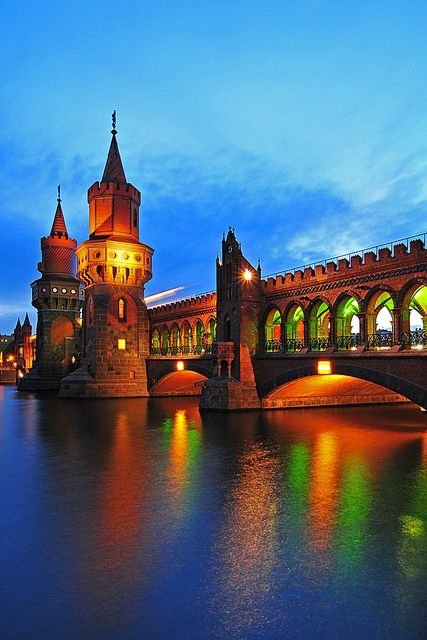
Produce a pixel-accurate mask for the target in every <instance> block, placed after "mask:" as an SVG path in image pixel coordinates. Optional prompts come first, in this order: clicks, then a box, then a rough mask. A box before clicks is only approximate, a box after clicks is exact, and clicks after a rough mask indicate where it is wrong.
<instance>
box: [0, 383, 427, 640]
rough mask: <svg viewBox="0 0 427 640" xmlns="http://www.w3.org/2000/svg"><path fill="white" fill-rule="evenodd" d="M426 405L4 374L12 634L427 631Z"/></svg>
mask: <svg viewBox="0 0 427 640" xmlns="http://www.w3.org/2000/svg"><path fill="white" fill-rule="evenodd" d="M425 416H426V414H422V413H421V412H420V411H419V410H418V409H417V408H415V407H412V406H399V407H397V406H395V407H376V408H372V407H371V408H357V409H320V410H298V411H292V412H283V411H276V412H274V411H271V412H264V413H263V414H261V413H240V414H235V415H231V414H228V415H226V414H209V415H207V416H205V417H203V418H202V417H201V416H200V414H199V412H198V409H197V401H194V400H193V399H173V400H162V399H152V400H137V399H135V400H107V401H96V400H94V401H72V400H60V399H57V398H55V397H49V396H48V397H43V398H36V397H35V396H32V395H23V394H17V392H16V391H15V390H14V389H12V388H7V387H0V536H1V557H0V577H1V585H2V587H1V592H0V614H1V627H0V637H1V638H2V640H9V639H13V640H21V639H26V638H31V640H38V639H43V640H49V639H51V638H52V639H55V640H56V639H57V638H61V639H62V640H64V639H65V640H67V639H73V640H74V639H78V640H84V639H86V638H87V639H89V638H90V639H92V638H96V639H98V638H99V639H102V640H110V639H113V638H114V639H116V638H117V639H128V638H129V639H134V638H135V639H138V640H139V639H144V640H145V639H149V640H151V639H157V638H160V639H163V638H168V639H169V638H174V639H181V638H183V639H185V640H192V639H197V640H199V639H200V640H201V639H205V638H206V639H209V638H227V639H228V638H230V639H234V638H237V639H240V638H242V639H243V638H244V639H258V638H266V639H268V640H270V639H276V638H278V639H279V638H280V639H282V638H286V639H293V638H297V639H308V640H317V639H323V638H325V639H327V640H330V639H334V638H338V639H340V640H341V639H346V640H347V639H353V638H357V639H360V638H363V639H366V638H368V639H371V638H372V639H381V638H387V639H391V640H394V639H396V640H402V639H405V640H406V639H407V640H412V639H415V638H416V639H421V638H425V637H427V619H426V611H427V433H425V432H424V431H423V430H424V429H425V427H426V417H425Z"/></svg>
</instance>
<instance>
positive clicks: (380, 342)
mask: <svg viewBox="0 0 427 640" xmlns="http://www.w3.org/2000/svg"><path fill="white" fill-rule="evenodd" d="M365 342H366V348H367V349H375V348H382V347H391V346H392V345H393V334H392V332H391V331H382V332H377V333H368V335H367V336H366V340H365Z"/></svg>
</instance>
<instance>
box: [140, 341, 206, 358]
mask: <svg viewBox="0 0 427 640" xmlns="http://www.w3.org/2000/svg"><path fill="white" fill-rule="evenodd" d="M211 354H212V344H206V345H201V344H191V345H179V346H172V347H170V346H164V347H162V346H155V347H151V349H150V355H151V356H172V357H175V356H202V355H211Z"/></svg>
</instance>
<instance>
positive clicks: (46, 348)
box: [18, 186, 83, 391]
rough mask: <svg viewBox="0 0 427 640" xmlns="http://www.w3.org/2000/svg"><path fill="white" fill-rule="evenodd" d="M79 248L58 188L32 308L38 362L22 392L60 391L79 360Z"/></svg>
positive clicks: (81, 291) (30, 372)
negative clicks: (34, 317) (35, 329)
mask: <svg viewBox="0 0 427 640" xmlns="http://www.w3.org/2000/svg"><path fill="white" fill-rule="evenodd" d="M76 246H77V242H76V241H75V240H73V239H72V238H70V237H69V235H68V231H67V227H66V224H65V219H64V214H63V211H62V205H61V191H60V187H59V186H58V200H57V207H56V212H55V215H54V218H53V223H52V228H51V231H50V234H49V235H48V236H46V237H44V238H42V239H41V252H42V260H41V262H39V264H38V270H39V271H40V273H41V274H42V276H41V278H39V279H38V280H35V281H34V282H33V283H32V284H31V288H32V304H33V306H34V307H35V308H36V309H37V342H36V360H35V362H34V363H33V367H32V369H31V370H30V371H29V373H28V374H27V375H26V376H24V378H22V379H21V380H20V382H19V385H18V388H19V389H20V390H21V391H33V390H48V389H58V388H59V383H60V380H61V378H63V377H64V376H65V375H66V374H67V373H69V371H70V370H71V368H72V367H73V364H74V362H75V361H76V359H78V357H79V351H80V340H81V335H80V334H81V321H80V309H81V306H82V301H83V286H82V284H81V283H80V282H79V280H77V278H76V276H75V248H76ZM28 325H29V321H28ZM24 327H25V322H24V325H23V329H24ZM27 329H28V327H27ZM30 332H31V329H30Z"/></svg>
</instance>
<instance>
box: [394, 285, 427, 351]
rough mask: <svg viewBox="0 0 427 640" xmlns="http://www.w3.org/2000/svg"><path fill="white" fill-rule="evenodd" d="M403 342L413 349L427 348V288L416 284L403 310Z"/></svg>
mask: <svg viewBox="0 0 427 640" xmlns="http://www.w3.org/2000/svg"><path fill="white" fill-rule="evenodd" d="M401 323H402V326H401V336H400V338H401V342H402V344H403V345H404V346H405V347H407V348H408V347H409V348H411V349H425V348H427V287H426V286H425V285H424V284H418V283H417V284H415V285H413V286H412V287H411V288H410V289H409V291H408V292H407V293H406V295H405V297H404V300H403V304H402V310H401Z"/></svg>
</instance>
